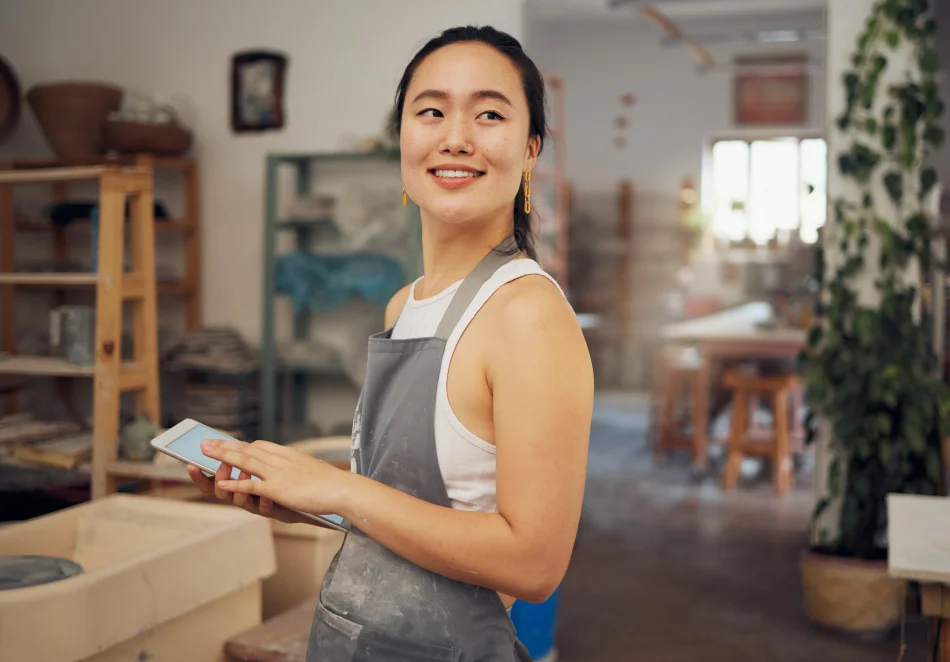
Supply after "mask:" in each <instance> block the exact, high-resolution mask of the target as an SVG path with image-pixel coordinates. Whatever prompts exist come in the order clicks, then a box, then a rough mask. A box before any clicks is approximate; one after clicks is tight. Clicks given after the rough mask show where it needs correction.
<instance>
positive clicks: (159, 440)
mask: <svg viewBox="0 0 950 662" xmlns="http://www.w3.org/2000/svg"><path fill="white" fill-rule="evenodd" d="M205 439H226V440H228V441H238V440H237V439H235V438H234V437H230V436H228V435H226V434H224V433H222V432H219V431H218V430H215V429H214V428H211V427H208V426H207V425H204V424H203V423H199V422H198V421H194V420H192V419H190V418H186V419H185V420H183V421H182V422H181V423H179V424H178V425H176V426H175V427H172V428H169V429H168V430H166V431H165V432H163V433H162V434H160V435H158V436H157V437H155V438H154V439H152V441H151V444H152V447H153V448H154V449H155V450H157V451H159V452H161V453H165V454H166V455H170V456H171V457H173V458H175V459H178V460H181V461H182V462H185V463H187V464H193V465H194V466H196V467H198V468H199V469H201V473H203V474H204V475H206V476H208V477H209V478H212V477H214V474H215V472H216V471H217V470H218V467H219V466H221V462H219V461H218V460H215V459H214V458H210V457H208V456H207V455H205V454H204V453H202V452H201V442H202V441H204V440H205ZM240 476H241V471H240V470H239V469H236V468H234V469H232V470H231V479H232V480H238V479H239V478H240ZM251 479H252V480H260V478H258V477H257V476H251ZM288 510H293V511H294V512H295V513H298V514H300V515H303V516H304V517H309V518H310V519H312V520H314V521H316V522H320V523H321V524H323V525H325V526H327V527H329V528H331V529H336V530H337V531H346V530H347V528H346V527H345V526H344V520H343V518H342V517H340V516H339V515H312V514H310V513H302V512H300V511H299V510H295V509H293V508H289V509H288Z"/></svg>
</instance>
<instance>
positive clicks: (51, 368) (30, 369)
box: [0, 354, 144, 390]
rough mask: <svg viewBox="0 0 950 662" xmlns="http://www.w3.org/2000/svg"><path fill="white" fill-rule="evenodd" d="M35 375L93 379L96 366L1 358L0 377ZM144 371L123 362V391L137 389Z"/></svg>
mask: <svg viewBox="0 0 950 662" xmlns="http://www.w3.org/2000/svg"><path fill="white" fill-rule="evenodd" d="M3 374H6V375H34V376H37V377H93V376H95V374H96V366H94V365H79V364H76V363H70V362H69V361H67V360H66V359H64V358H60V357H58V356H27V355H20V354H13V355H6V356H2V357H0V375H3ZM143 374H144V370H143V369H142V367H141V366H140V365H139V364H138V363H134V362H132V361H123V362H122V369H121V370H120V373H119V375H120V377H119V379H120V386H121V387H123V388H122V390H126V389H129V388H136V387H137V386H136V385H137V382H138V381H141V379H140V375H143Z"/></svg>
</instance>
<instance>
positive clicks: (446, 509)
mask: <svg viewBox="0 0 950 662" xmlns="http://www.w3.org/2000/svg"><path fill="white" fill-rule="evenodd" d="M396 118H397V128H398V130H399V137H400V150H401V159H402V162H401V171H402V178H403V185H404V187H405V193H404V195H406V196H408V197H409V198H411V199H412V200H413V201H415V202H416V203H417V204H418V205H419V207H420V209H421V215H422V245H423V263H424V275H423V277H422V278H420V279H419V280H417V281H416V282H415V283H413V284H411V285H409V286H407V287H406V288H404V289H403V290H402V291H400V292H399V293H397V294H396V295H395V296H394V297H393V299H392V301H391V302H390V303H389V305H388V307H387V309H386V328H387V329H388V330H387V331H386V332H384V333H382V334H379V335H377V336H374V337H373V338H371V339H370V343H369V353H370V354H369V361H368V367H367V374H366V380H365V384H364V388H363V392H362V394H361V396H360V401H359V404H358V406H357V412H356V417H355V419H354V430H353V451H352V463H353V471H352V472H346V471H341V470H339V469H335V468H333V467H331V466H330V465H328V464H326V463H324V462H321V461H320V460H317V459H314V458H312V457H309V456H306V455H303V454H301V453H299V452H297V451H294V450H292V449H289V448H286V447H283V446H279V445H275V444H271V443H269V442H266V441H257V442H254V443H253V444H246V443H241V442H226V441H213V440H210V441H208V442H205V447H204V452H205V453H206V454H207V455H209V456H211V457H214V458H216V459H218V460H220V461H221V462H222V465H221V468H220V470H219V471H218V473H217V475H216V476H215V479H214V483H213V484H212V482H211V481H210V480H208V479H206V478H204V477H203V476H202V475H201V474H200V473H199V472H197V471H194V470H192V469H191V468H189V471H190V472H191V477H192V479H193V480H194V481H195V482H196V483H197V484H198V485H199V486H200V487H201V488H202V490H203V491H205V492H207V493H211V492H214V493H215V494H216V495H217V496H218V498H220V499H227V500H233V503H234V504H236V505H239V506H242V507H244V508H246V509H247V510H249V511H251V512H254V513H259V514H261V515H265V516H269V517H274V518H278V519H281V520H284V521H308V522H312V520H303V519H302V518H300V517H299V516H297V515H296V514H295V513H293V512H291V511H289V510H287V509H285V508H282V507H281V506H279V505H276V504H283V505H284V506H287V507H289V508H293V509H297V510H300V511H303V512H309V513H330V512H332V513H338V514H340V515H342V516H343V517H344V518H345V519H346V520H347V521H348V522H349V523H350V525H351V528H350V531H349V533H348V534H347V536H346V538H345V541H344V543H343V547H342V549H341V550H340V552H339V553H338V554H337V556H336V557H335V559H334V561H333V563H332V565H331V566H330V570H329V571H328V573H327V576H326V578H325V579H324V582H323V586H322V588H321V593H320V603H319V606H318V607H317V613H316V614H315V616H314V622H313V627H312V630H311V635H310V652H309V654H308V660H311V659H312V660H320V661H321V662H324V661H328V660H333V661H334V662H336V661H340V660H343V661H345V660H370V659H372V660H392V659H398V660H436V659H438V660H443V659H444V660H450V659H451V660H475V659H477V660H516V659H528V658H527V654H526V652H525V651H524V649H523V647H521V646H520V644H518V643H517V642H516V639H515V633H514V629H513V626H512V623H511V620H510V618H509V617H508V613H506V608H508V609H510V606H511V604H512V603H513V602H514V600H515V599H521V600H526V601H529V602H540V601H543V600H545V599H546V598H548V597H549V596H550V595H551V594H552V593H553V592H554V590H555V589H556V587H557V586H558V584H559V583H560V581H561V579H562V578H563V576H564V573H565V572H566V569H567V565H568V561H569V559H570V556H571V551H572V547H573V543H574V539H575V535H576V533H577V526H578V520H579V517H580V511H581V501H582V496H583V490H584V478H585V472H586V464H587V443H588V436H589V432H590V418H591V409H592V402H593V377H592V370H591V364H590V357H589V355H588V352H587V347H586V344H585V342H584V339H583V336H582V335H581V332H580V328H579V325H578V323H577V319H576V316H575V315H574V313H573V311H572V310H571V308H570V306H569V305H568V303H567V302H566V300H565V298H564V296H563V294H562V293H561V291H560V289H559V288H558V287H557V285H556V284H555V283H554V281H553V280H551V279H550V278H549V277H548V276H547V275H546V274H545V273H544V272H543V271H542V270H541V268H540V267H539V266H538V264H537V262H535V260H534V259H533V258H534V256H535V252H534V248H533V244H532V238H531V232H530V231H529V226H528V207H529V201H530V172H531V168H532V167H533V166H534V165H535V163H536V161H537V157H538V154H539V153H540V151H541V147H542V141H543V136H544V134H545V115H544V83H543V80H542V77H541V75H540V74H539V72H538V70H537V68H536V67H535V66H534V64H533V63H532V62H531V61H530V60H529V59H528V57H527V56H526V55H525V54H524V52H523V51H522V50H521V46H520V44H519V43H518V42H517V41H516V40H515V39H513V38H512V37H510V36H508V35H506V34H504V33H501V32H498V31H496V30H494V29H492V28H488V27H485V28H472V27H465V28H455V29H451V30H448V31H446V32H444V33H443V34H441V35H440V36H439V37H437V38H435V39H433V40H432V41H430V42H429V43H428V44H426V45H425V46H424V47H423V48H422V49H421V50H420V51H419V53H417V54H416V56H415V57H414V58H413V60H412V61H411V62H410V63H409V66H408V67H407V69H406V72H405V74H404V75H403V78H402V80H401V81H400V83H399V88H398V92H397V95H396ZM404 202H405V200H404ZM232 467H236V468H238V469H239V470H240V471H241V472H242V473H241V477H240V479H238V480H236V481H235V480H227V478H228V477H229V476H230V473H231V468H232ZM250 475H253V476H257V477H259V478H260V480H249V476H250Z"/></svg>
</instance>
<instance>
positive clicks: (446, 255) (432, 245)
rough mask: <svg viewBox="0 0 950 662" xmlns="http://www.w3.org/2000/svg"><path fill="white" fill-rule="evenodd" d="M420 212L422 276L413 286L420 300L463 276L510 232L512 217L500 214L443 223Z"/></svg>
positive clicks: (436, 292)
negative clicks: (491, 218) (494, 217)
mask: <svg viewBox="0 0 950 662" xmlns="http://www.w3.org/2000/svg"><path fill="white" fill-rule="evenodd" d="M421 215H422V269H423V278H422V280H421V281H420V282H419V283H418V284H417V285H416V295H417V296H418V297H419V298H420V299H424V298H426V297H430V296H433V295H435V294H438V293H439V292H441V291H442V290H444V289H445V288H446V287H448V286H449V285H451V284H452V283H455V282H457V281H460V280H462V279H463V278H465V277H466V276H467V275H468V274H469V273H471V271H472V270H473V269H474V268H475V267H476V266H478V263H479V262H481V261H482V259H483V258H484V257H485V256H486V255H488V253H489V252H490V251H491V250H492V249H493V248H495V247H496V246H498V244H500V243H501V242H502V241H503V240H504V239H505V238H506V237H508V236H509V235H510V234H511V232H512V229H511V228H512V222H513V219H512V218H511V217H510V215H509V218H507V219H505V218H504V217H503V216H502V217H500V218H499V219H498V220H497V221H494V222H489V223H483V222H471V223H458V224H450V223H443V222H440V221H439V220H437V219H434V218H431V217H430V216H428V214H426V213H425V211H424V210H423V211H422V212H421Z"/></svg>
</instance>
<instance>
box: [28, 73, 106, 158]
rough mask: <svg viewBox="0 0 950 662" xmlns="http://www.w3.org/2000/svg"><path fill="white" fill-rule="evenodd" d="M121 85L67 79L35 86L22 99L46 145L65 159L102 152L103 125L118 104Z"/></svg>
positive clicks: (104, 148)
mask: <svg viewBox="0 0 950 662" xmlns="http://www.w3.org/2000/svg"><path fill="white" fill-rule="evenodd" d="M122 95H123V91H122V89H121V88H119V87H116V86H114V85H109V84H107V83H97V82H80V81H69V82H61V83H43V84H41V85H35V86H33V87H32V88H30V90H29V91H28V92H27V93H26V100H27V102H28V103H29V104H30V108H31V109H32V110H33V113H34V114H35V115H36V118H37V120H39V123H40V127H41V128H42V129H43V133H44V134H45V135H46V139H47V140H48V141H49V144H50V146H51V147H52V148H53V151H54V152H56V154H57V155H58V156H59V157H60V158H62V159H66V160H82V159H87V158H92V157H96V156H99V155H101V154H104V153H105V151H106V144H105V141H104V134H103V125H104V124H105V121H106V118H107V117H108V116H109V113H112V112H115V111H117V110H119V108H120V107H121V105H122Z"/></svg>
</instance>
